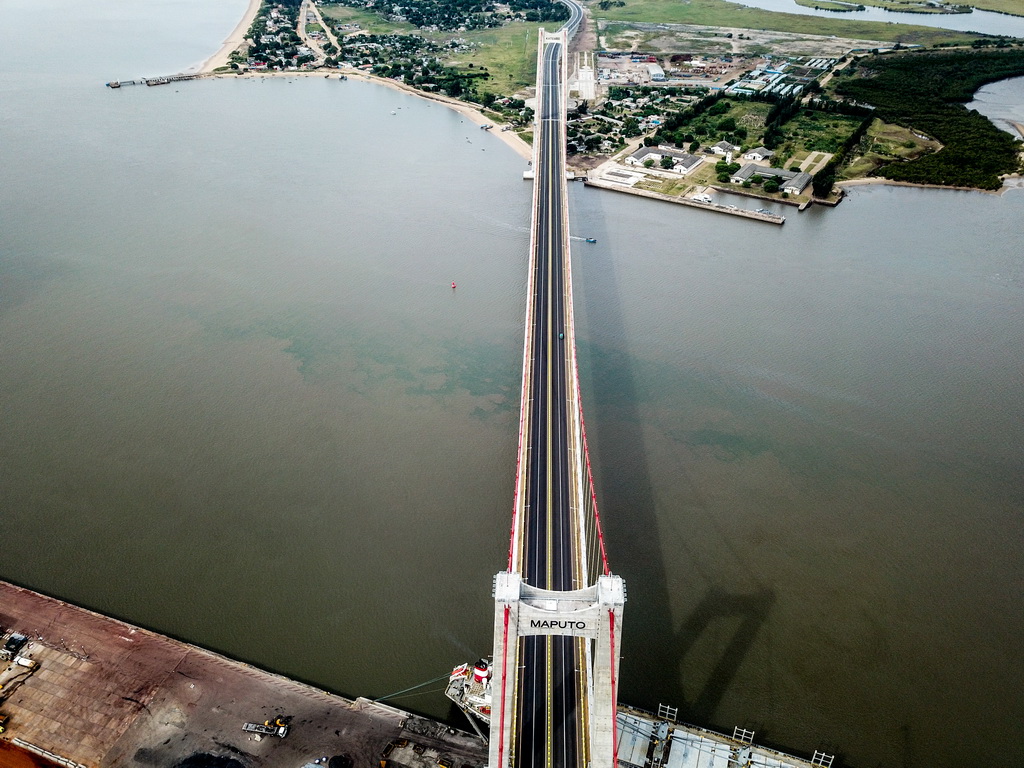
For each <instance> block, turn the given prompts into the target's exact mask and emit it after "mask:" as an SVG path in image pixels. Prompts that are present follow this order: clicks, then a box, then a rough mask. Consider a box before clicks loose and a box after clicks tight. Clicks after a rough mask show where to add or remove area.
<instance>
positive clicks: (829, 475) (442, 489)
mask: <svg viewBox="0 0 1024 768" xmlns="http://www.w3.org/2000/svg"><path fill="white" fill-rule="evenodd" d="M242 5H243V3H241V2H240V0H232V2H226V1H225V2H221V3H204V2H200V0H173V1H172V2H168V3H164V4H159V5H152V6H150V5H148V4H146V5H141V6H140V5H139V4H137V3H130V2H128V1H127V0H112V2H110V3H105V4H103V5H102V6H100V7H99V9H98V10H97V9H96V8H90V9H84V8H81V7H79V5H78V4H75V3H71V2H70V0H46V2H43V3H38V2H31V3H30V2H28V0H3V1H2V2H0V8H2V9H3V10H4V13H5V18H6V20H7V21H6V22H5V24H4V25H3V28H2V29H0V49H2V50H4V51H5V52H7V54H8V55H5V56H4V57H3V58H2V59H0V104H2V107H0V178H2V180H3V183H2V185H0V403H2V407H0V487H2V489H3V493H2V494H0V532H2V538H0V577H2V578H5V579H9V580H12V581H15V582H17V583H20V584H24V585H26V586H29V587H33V588H36V589H39V590H41V591H43V592H47V593H50V594H54V595H57V596H60V597H63V598H66V599H69V600H72V601H74V602H77V603H81V604H84V605H86V606H89V607H91V608H94V609H97V610H101V611H104V612H108V613H111V614H113V615H116V616H118V617H121V618H124V619H126V620H129V621H132V622H136V623H139V624H142V625H145V626H148V627H151V628H154V629H156V630H159V631H162V632H166V633H168V634H171V635H174V636H177V637H181V638H184V639H187V640H189V641H192V642H195V643H198V644H201V645H204V646H207V647H211V648H214V649H216V650H219V651H222V652H224V653H227V654H229V655H231V656H234V657H237V658H241V659H244V660H247V661H250V662H252V663H255V664H258V665H260V666H264V667H267V668H270V669H273V670H276V671H280V672H283V673H287V674H289V675H293V676H296V677H299V678H302V679H304V680H307V681H310V682H313V683H315V684H317V685H320V686H323V687H325V688H328V689H331V690H334V691H338V692H340V693H343V694H346V695H352V696H355V695H364V696H370V697H374V696H383V695H386V694H388V693H391V692H394V691H397V690H399V689H403V688H406V687H408V686H412V685H415V684H417V683H419V682H422V681H425V680H428V679H430V678H433V677H436V676H438V675H442V674H444V673H445V672H447V671H448V670H449V669H450V668H451V667H452V666H454V665H456V664H458V663H461V662H462V661H466V660H472V659H475V658H476V657H477V656H479V655H482V654H486V653H487V652H488V650H489V648H490V642H491V640H490V637H489V632H490V628H491V611H492V610H493V608H492V603H491V599H490V585H491V577H492V576H493V574H494V573H495V572H496V571H498V570H499V569H500V568H501V567H502V566H503V562H504V558H503V553H504V552H505V550H506V547H507V539H506V537H507V531H508V524H509V516H510V512H511V503H512V483H513V474H514V470H515V466H514V461H515V456H514V453H515V448H516V444H515V443H516V422H517V412H516V409H517V408H518V402H519V391H518V389H519V384H520V365H521V360H522V331H523V328H522V322H523V313H524V311H525V290H526V250H527V245H528V239H529V238H528V225H529V205H530V189H529V186H528V185H527V184H525V183H523V182H522V181H521V180H520V177H521V171H522V169H523V167H522V161H521V160H520V159H519V158H518V157H516V156H515V155H514V154H513V153H512V152H511V151H509V150H508V149H507V148H506V147H505V146H504V145H502V144H501V142H500V141H498V140H497V138H496V137H492V136H490V135H488V134H486V132H483V131H480V130H478V129H476V128H475V127H474V126H472V125H470V124H468V123H465V122H463V119H462V118H460V117H459V116H458V115H457V114H455V113H453V112H451V111H448V110H446V109H444V108H443V107H441V106H439V105H435V104H431V103H427V102H424V101H422V100H418V99H416V98H413V97H410V96H408V95H405V94H401V93H396V92H394V91H391V90H389V89H385V88H380V87H376V86H372V85H368V84H363V83H356V82H352V81H350V82H338V81H326V80H324V79H322V78H310V79H306V80H303V81H298V80H287V79H278V80H273V81H271V80H267V81H265V82H263V81H259V80H253V81H246V82H235V81H202V82H194V83H183V84H178V85H171V86H164V87H161V88H146V87H134V88H123V89H121V90H120V91H110V90H108V89H106V88H104V87H102V84H103V83H104V82H105V81H107V80H110V79H129V78H131V77H133V76H136V75H155V74H168V73H171V72H174V71H178V70H181V69H183V68H185V67H187V66H189V65H191V64H194V63H196V62H198V61H200V60H201V59H203V58H204V57H205V56H207V55H208V54H209V53H210V52H211V51H212V50H213V49H215V48H216V46H217V44H218V43H219V40H220V39H221V38H222V37H223V36H224V35H226V34H227V32H228V31H230V29H231V28H232V27H233V26H234V24H235V22H236V21H237V18H238V16H239V15H240V14H241V11H242ZM56 26H60V27H62V28H66V29H75V30H77V34H75V35H72V36H70V37H69V38H68V40H67V41H66V45H65V46H60V47H58V48H56V49H54V48H53V46H52V45H50V44H49V43H48V42H47V39H44V38H41V37H37V36H36V35H35V34H34V33H33V32H32V30H33V29H39V28H42V29H47V28H55V27H56ZM1021 82H1022V81H1016V82H1015V83H1004V84H996V85H994V86H990V87H989V88H987V89H986V91H985V93H984V98H983V99H982V102H984V103H986V104H992V105H994V106H993V110H995V111H996V112H998V117H999V119H1002V120H1016V121H1017V122H1024V86H1022V84H1021ZM982 108H984V107H982ZM393 111H394V112H395V114H394V115H392V114H391V113H392V112H393ZM994 116H996V115H995V114H994ZM736 202H737V204H740V205H746V204H747V203H746V202H744V201H743V200H739V199H738V200H737V201H736ZM570 208H571V215H572V227H573V233H574V234H575V235H577V236H579V237H593V238H596V239H597V240H598V242H597V243H596V244H586V243H583V242H580V241H576V242H574V249H575V255H574V266H573V269H574V281H575V286H576V292H577V295H576V317H577V340H578V344H579V349H580V358H581V385H582V392H583V400H584V405H585V409H586V417H587V424H588V431H589V436H590V440H591V445H592V449H593V459H594V468H595V473H596V477H597V484H598V498H599V500H600V503H601V505H602V510H603V516H604V519H605V524H606V536H607V540H608V543H609V547H610V552H609V555H610V558H611V561H612V564H613V567H614V569H615V570H616V571H617V572H619V573H621V574H622V575H623V576H624V577H625V579H626V583H627V587H628V590H629V592H628V596H629V602H628V603H627V606H626V615H625V636H624V642H623V665H622V689H621V699H622V700H623V701H625V702H628V703H631V704H635V705H638V706H642V707H647V708H654V707H656V706H657V704H658V703H659V702H665V703H668V704H671V705H674V706H678V707H679V708H680V716H681V717H685V719H687V720H689V721H692V722H696V723H698V724H702V725H710V726H714V727H717V728H720V729H725V730H729V731H730V732H731V728H732V726H733V725H744V726H746V727H750V728H754V729H755V730H756V731H757V737H756V738H757V740H758V741H764V742H768V743H770V744H773V745H777V746H781V747H784V748H786V749H788V750H790V751H793V752H796V753H799V754H808V755H809V754H810V753H811V752H812V751H813V750H814V749H825V750H826V751H834V752H836V753H837V754H839V755H840V757H841V759H842V760H843V761H844V762H845V763H847V764H849V765H852V766H858V767H861V766H863V767H865V768H867V767H869V766H875V765H882V766H914V767H917V766H921V767H922V768H923V767H924V766H938V767H939V768H955V767H956V766H963V765H971V764H977V765H1020V764H1021V763H1022V762H1024V741H1022V738H1021V736H1020V731H1019V726H1020V723H1021V722H1022V721H1024V653H1022V651H1024V648H1022V645H1024V641H1022V639H1021V638H1022V637H1024V612H1022V610H1021V605H1022V603H1024V579H1022V578H1021V570H1022V566H1024V535H1022V532H1021V528H1022V513H1024V466H1022V465H1024V455H1022V454H1024V387H1022V385H1021V382H1022V376H1024V343H1022V339H1024V263H1022V256H1021V254H1022V252H1024V247H1022V241H1021V231H1020V222H1021V221H1024V191H1021V190H1011V191H1008V192H1007V193H1006V194H1004V195H1002V196H994V195H986V194H980V193H968V192H952V191H932V190H918V189H909V188H894V187H881V186H878V187H861V188H857V189H855V190H853V191H852V192H851V194H850V195H849V197H848V199H847V200H846V201H844V202H843V203H842V204H841V205H840V206H839V207H838V208H836V209H834V210H827V209H823V208H812V209H811V210H809V211H806V212H804V213H800V214H798V213H797V212H796V211H795V209H790V208H786V209H784V210H780V212H781V213H784V214H786V215H787V217H788V220H787V222H786V224H785V225H784V226H782V227H774V226H770V225H765V224H762V223H758V222H754V221H748V220H742V219H736V218H732V217H727V216H714V215H708V214H707V213H706V212H703V211H698V210H692V209H689V208H682V207H678V206H672V205H667V204H660V203H655V202H653V201H648V200H641V199H637V198H631V197H628V196H624V195H616V194H613V193H608V192H603V191H600V190H593V189H584V188H583V187H582V186H579V185H577V186H573V187H572V189H571V199H570ZM453 280H455V281H457V282H458V289H457V290H456V291H455V292H453V291H452V290H451V288H450V283H451V282H452V281H453ZM393 703H395V704H396V705H399V706H405V707H408V708H411V709H414V710H416V711H419V712H423V713H427V714H431V715H435V716H452V717H453V718H454V714H453V713H451V712H450V711H449V708H448V705H447V701H446V700H445V699H444V698H443V696H442V695H441V693H440V692H438V691H437V690H436V688H435V689H431V690H426V691H423V692H418V695H414V696H407V697H402V698H398V699H395V700H394V702H393ZM453 722H456V723H458V722H459V721H458V720H456V719H453Z"/></svg>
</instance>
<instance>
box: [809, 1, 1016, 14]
mask: <svg viewBox="0 0 1024 768" xmlns="http://www.w3.org/2000/svg"><path fill="white" fill-rule="evenodd" d="M799 1H800V0H797V2H799ZM855 2H857V3H860V4H861V5H874V6H877V7H879V8H888V9H889V10H891V11H906V10H908V8H910V9H913V8H914V7H915V6H917V7H920V6H922V5H923V3H922V2H921V0H855ZM955 4H956V5H969V6H971V7H973V8H977V9H978V10H979V11H998V12H1000V13H1009V14H1012V15H1014V16H1024V3H1021V0H969V1H968V2H963V0H957V2H956V3H955ZM801 5H803V3H801ZM931 10H933V11H934V10H940V9H931Z"/></svg>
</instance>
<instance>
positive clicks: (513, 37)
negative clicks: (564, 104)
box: [320, 5, 551, 96]
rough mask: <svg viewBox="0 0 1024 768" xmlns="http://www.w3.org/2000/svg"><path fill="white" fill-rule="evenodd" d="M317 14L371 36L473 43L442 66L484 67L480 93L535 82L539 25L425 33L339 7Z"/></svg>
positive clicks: (507, 92) (505, 91)
mask: <svg viewBox="0 0 1024 768" xmlns="http://www.w3.org/2000/svg"><path fill="white" fill-rule="evenodd" d="M320 12H321V13H323V15H324V16H325V17H326V18H328V19H331V20H332V21H335V22H337V23H339V24H359V25H360V27H361V28H362V29H364V30H366V31H367V32H370V33H372V34H377V35H383V34H392V33H394V34H402V35H420V36H421V37H423V38H425V39H427V40H431V41H433V42H438V43H443V42H447V41H448V40H452V39H454V38H459V39H462V40H466V41H468V42H470V43H474V44H475V45H476V48H474V50H472V51H469V52H466V53H461V54H458V55H457V56H455V57H453V58H451V59H449V60H448V61H447V62H445V63H447V64H450V65H451V66H455V67H468V65H470V64H472V65H473V66H474V68H480V67H484V68H486V69H487V71H488V72H489V73H490V75H491V76H490V78H488V79H486V80H484V79H480V80H477V81H476V83H477V89H478V90H479V91H480V93H494V94H499V95H502V96H511V95H512V94H514V93H516V92H517V91H519V90H522V89H523V88H525V87H528V86H532V85H533V84H534V83H535V82H536V79H537V29H538V28H539V27H540V26H541V25H540V24H530V23H525V22H515V23H513V24H508V25H506V26H504V27H499V28H497V29H474V30H471V31H469V32H429V31H426V30H421V29H417V28H416V27H414V26H412V25H411V24H405V23H400V24H396V23H392V22H389V21H385V20H383V19H382V18H381V17H380V16H378V15H376V14H375V13H370V12H368V11H363V10H360V9H357V8H348V7H345V6H341V5H324V6H321V8H320ZM548 26H551V25H550V24H549V25H548Z"/></svg>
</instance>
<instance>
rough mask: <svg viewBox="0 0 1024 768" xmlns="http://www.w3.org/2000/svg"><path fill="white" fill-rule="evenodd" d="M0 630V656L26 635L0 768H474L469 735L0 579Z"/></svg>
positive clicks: (10, 691) (14, 670)
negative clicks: (389, 760)
mask: <svg viewBox="0 0 1024 768" xmlns="http://www.w3.org/2000/svg"><path fill="white" fill-rule="evenodd" d="M0 630H2V636H0V646H2V645H3V644H4V643H5V642H6V641H7V640H9V639H10V638H11V637H12V635H13V634H19V635H22V636H24V637H25V638H27V643H25V644H24V645H23V646H22V647H20V648H19V649H18V650H17V651H16V654H17V655H16V656H14V655H13V654H12V657H11V658H10V659H8V660H7V661H6V662H4V664H3V665H0V685H2V686H3V687H2V688H0V714H3V715H6V716H7V722H6V725H5V728H4V731H3V733H0V764H3V765H8V764H10V765H25V766H37V767H38V766H46V767H48V768H52V767H53V766H61V767H62V768H99V767H100V766H109V765H129V764H132V765H134V764H147V765H185V764H195V765H198V764H199V763H197V762H194V761H195V759H196V758H194V756H196V755H210V756H212V758H216V764H217V765H220V766H223V768H243V767H244V768H259V767H261V766H267V768H270V766H281V765H293V766H296V768H298V767H299V766H306V765H309V766H310V768H314V766H315V767H316V768H319V767H320V766H323V767H324V768H352V766H364V767H365V766H369V765H374V766H376V765H378V763H379V762H380V760H382V759H383V758H384V756H385V755H389V754H391V753H392V752H396V751H401V753H402V762H403V764H404V765H405V766H408V767H409V768H437V766H438V764H439V763H443V764H444V765H446V766H450V767H451V768H482V766H483V765H484V764H485V763H486V760H487V754H486V747H485V746H484V745H483V744H482V743H481V741H480V739H479V738H478V737H476V736H474V735H471V734H469V733H466V732H463V731H459V730H456V729H454V728H451V727H449V726H448V725H446V724H444V723H439V722H436V721H433V720H428V719H426V718H422V717H418V716H416V715H413V714H410V713H408V712H404V711H402V710H399V709H395V708H393V707H390V706H387V705H386V704H381V703H377V702H372V701H369V700H367V699H362V698H357V699H355V700H350V699H346V698H343V697H341V696H338V695H335V694H333V693H330V692H328V691H323V690H319V689H317V688H315V687H313V686H309V685H304V684H302V683H298V682H295V681H293V680H290V679H288V678H285V677H282V676H280V675H275V674H273V673H271V672H267V671H264V670H261V669H258V668H256V667H253V666H250V665H248V664H244V663H242V662H239V661H234V660H231V659H228V658H226V657H224V656H221V655H218V654H216V653H213V652H211V651H207V650H205V649H203V648H199V647H197V646H194V645H190V644H188V643H184V642H181V641H178V640H173V639H171V638H169V637H165V636H163V635H160V634H157V633H156V632H151V631H149V630H146V629H142V628H140V627H136V626H132V625H131V624H127V623H125V622H122V621H118V620H116V619H112V618H110V617H107V616H103V615H100V614H98V613H94V612H92V611H88V610H86V609H84V608H80V607H77V606H74V605H71V604H69V603H66V602H63V601H61V600H56V599H54V598H50V597H46V596H44V595H41V594H38V593H36V592H32V591H31V590H28V589H24V588H22V587H18V586H15V585H13V584H8V583H5V582H0ZM18 642H20V641H18ZM278 722H280V723H284V724H286V725H287V728H286V729H282V728H281V727H280V726H278V725H277V723H278ZM246 724H249V725H250V726H251V725H252V724H257V725H261V726H263V725H264V724H266V726H267V727H266V730H272V731H274V732H275V733H274V734H273V735H265V734H264V733H262V732H260V731H263V730H264V729H262V728H257V729H252V728H251V727H250V729H249V730H246V729H245V726H246ZM282 732H284V734H285V735H283V736H282V735H281V734H282ZM406 753H407V754H406ZM189 758H193V762H192V763H186V761H188V760H189ZM212 758H211V759H212ZM314 761H316V762H314ZM203 764H207V763H203ZM209 764H214V763H213V762H210V763H209Z"/></svg>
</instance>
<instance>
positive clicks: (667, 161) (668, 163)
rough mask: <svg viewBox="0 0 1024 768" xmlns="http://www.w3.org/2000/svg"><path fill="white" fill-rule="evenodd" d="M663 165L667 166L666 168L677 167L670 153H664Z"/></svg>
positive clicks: (663, 166)
mask: <svg viewBox="0 0 1024 768" xmlns="http://www.w3.org/2000/svg"><path fill="white" fill-rule="evenodd" d="M661 167H662V168H665V169H666V170H669V171H671V170H672V168H673V167H675V162H674V161H673V160H672V158H671V157H670V156H669V155H664V156H663V157H662V158H661Z"/></svg>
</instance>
